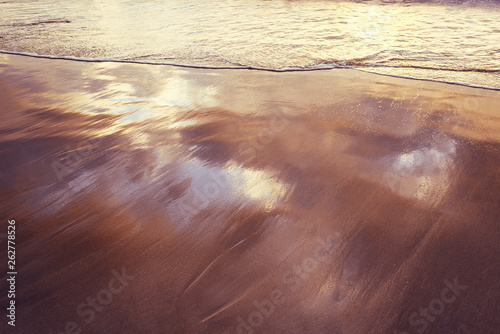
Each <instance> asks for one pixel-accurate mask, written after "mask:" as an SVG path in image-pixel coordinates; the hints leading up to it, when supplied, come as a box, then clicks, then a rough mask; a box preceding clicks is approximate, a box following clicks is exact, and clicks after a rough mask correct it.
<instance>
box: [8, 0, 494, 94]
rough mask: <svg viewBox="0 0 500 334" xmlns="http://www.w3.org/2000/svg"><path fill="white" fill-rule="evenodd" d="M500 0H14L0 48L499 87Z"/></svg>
mask: <svg viewBox="0 0 500 334" xmlns="http://www.w3.org/2000/svg"><path fill="white" fill-rule="evenodd" d="M499 9H500V3H498V2H477V1H474V2H462V3H458V2H446V3H432V2H426V3H415V2H412V3H409V2H393V3H389V2H384V3H383V2H380V1H376V2H338V1H260V0H231V1H227V0H218V1H214V0H203V1H202V0H188V1H175V0H162V1H153V0H142V1H130V0H102V1H88V0H87V1H75V0H68V1H64V2H61V1H56V0H42V1H6V2H3V3H0V10H1V12H2V14H1V16H0V37H1V38H0V49H2V50H8V51H16V52H28V53H36V54H39V55H53V56H71V57H83V58H114V59H121V60H132V61H148V62H158V63H170V64H184V65H197V66H216V67H241V66H250V67H257V68H270V69H288V68H307V69H315V68H325V67H326V68H335V67H339V66H351V67H357V68H363V69H366V70H370V71H374V72H380V73H387V74H395V75H405V76H410V77H418V78H430V79H435V80H443V81H451V82H462V83H466V84H473V85H481V86H489V87H497V88H498V87H500V57H499V54H500V10H499Z"/></svg>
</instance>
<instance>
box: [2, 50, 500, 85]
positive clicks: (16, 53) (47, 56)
mask: <svg viewBox="0 0 500 334" xmlns="http://www.w3.org/2000/svg"><path fill="white" fill-rule="evenodd" d="M0 54H8V55H17V56H25V57H33V58H41V59H52V60H69V61H78V62H87V63H124V64H141V65H156V66H158V65H163V66H172V67H179V68H191V69H210V70H253V71H267V72H276V73H288V72H311V71H327V70H337V69H350V70H354V71H360V72H365V73H370V74H374V75H380V76H388V77H393V78H401V79H408V80H417V81H429V82H436V83H443V84H448V85H457V86H464V87H471V88H477V89H486V90H493V91H500V87H490V86H481V85H474V84H468V83H464V82H455V81H446V80H438V79H430V78H416V77H411V76H405V75H397V74H390V73H379V72H374V71H370V70H365V69H361V68H356V67H351V66H331V67H330V66H325V67H323V68H322V67H321V66H320V65H318V66H317V67H316V68H283V69H273V68H262V67H252V66H239V67H230V66H227V67H224V66H197V65H183V64H176V63H158V62H149V61H140V60H125V59H112V58H110V59H108V58H104V59H99V58H80V57H70V56H52V55H39V54H36V53H30V52H17V51H8V50H0ZM384 68H387V67H384ZM424 69H425V68H424ZM428 70H429V69H428ZM431 70H432V69H431ZM440 70H443V71H450V70H448V69H440ZM458 72H460V71H458ZM495 73H496V72H495ZM498 76H499V80H500V73H499V74H498Z"/></svg>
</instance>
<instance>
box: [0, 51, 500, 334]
mask: <svg viewBox="0 0 500 334" xmlns="http://www.w3.org/2000/svg"><path fill="white" fill-rule="evenodd" d="M499 110H500V92H498V91H494V90H487V89H477V88H471V87H465V86H460V85H451V84H444V83H437V82H430V81H419V80H408V79H400V78H394V77H388V76H382V75H375V74H369V73H363V72H361V71H356V70H351V69H336V70H325V71H304V72H286V73H273V72H268V71H258V70H223V69H220V70H213V69H211V70H209V69H190V68H181V67H173V66H164V65H140V64H127V63H112V62H76V61H68V60H53V59H39V58H32V57H23V56H15V55H6V54H0V114H1V122H0V206H1V213H2V220H1V222H0V227H1V231H0V233H2V235H3V238H2V239H0V243H1V244H2V251H1V252H0V253H1V254H2V259H6V258H7V255H6V254H7V252H6V248H5V247H4V245H6V241H7V238H6V234H5V233H6V231H7V225H8V220H15V222H16V240H17V245H16V247H17V248H16V249H17V253H16V256H17V259H16V263H17V273H18V274H17V279H16V287H17V289H18V292H17V294H16V303H17V304H16V327H15V333H26V334H31V333H47V334H48V333H52V334H59V333H70V334H73V333H159V334H160V333H161V334H163V333H214V334H215V333H217V334H226V333H227V334H233V333H244V334H250V333H290V334H291V333H297V334H299V333H314V334H320V333H325V334H326V333H329V334H332V333H347V334H357V333H381V334H382V333H398V334H404V333H406V334H408V333H410V334H413V333H496V331H497V329H498V328H500V315H499V313H498V310H499V309H500V295H499V292H500V280H499V279H498V277H500V261H499V259H500V245H499V243H498V240H499V239H500V232H499V229H498V224H499V217H500V205H499V201H500V154H499V153H500V114H499ZM7 279H8V275H6V274H5V273H4V272H2V280H1V281H2V283H1V284H2V294H1V295H0V305H1V306H2V308H4V309H5V308H7V307H8V304H7V303H8V301H7V294H6V293H3V291H4V290H5V291H6V289H8V286H7V283H6V282H7V281H6V280H7ZM3 325H4V322H2V326H3ZM9 329H10V328H9Z"/></svg>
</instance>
